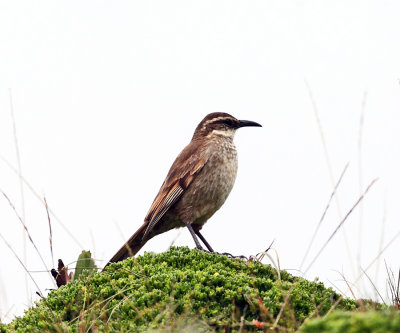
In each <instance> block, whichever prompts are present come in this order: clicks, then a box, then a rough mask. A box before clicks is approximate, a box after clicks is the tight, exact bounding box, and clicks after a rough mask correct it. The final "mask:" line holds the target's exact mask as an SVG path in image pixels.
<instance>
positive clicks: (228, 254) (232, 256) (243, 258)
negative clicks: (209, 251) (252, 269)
mask: <svg viewBox="0 0 400 333" xmlns="http://www.w3.org/2000/svg"><path fill="white" fill-rule="evenodd" d="M215 253H216V254H219V255H223V256H227V257H228V258H231V259H242V260H246V261H247V260H248V259H247V257H246V256H243V255H240V256H234V255H233V254H230V253H228V252H222V253H219V252H215Z"/></svg>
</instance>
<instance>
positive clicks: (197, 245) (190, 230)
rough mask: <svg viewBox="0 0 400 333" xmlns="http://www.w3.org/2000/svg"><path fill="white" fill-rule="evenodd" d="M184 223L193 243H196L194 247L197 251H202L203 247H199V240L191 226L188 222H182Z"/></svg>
mask: <svg viewBox="0 0 400 333" xmlns="http://www.w3.org/2000/svg"><path fill="white" fill-rule="evenodd" d="M184 223H185V225H186V227H187V228H188V229H189V232H190V234H191V235H192V237H193V240H194V242H195V243H196V247H197V248H198V249H199V250H201V251H204V249H203V247H202V246H201V245H200V242H199V240H198V239H197V236H196V233H195V232H194V230H193V227H192V225H191V224H190V223H188V222H184Z"/></svg>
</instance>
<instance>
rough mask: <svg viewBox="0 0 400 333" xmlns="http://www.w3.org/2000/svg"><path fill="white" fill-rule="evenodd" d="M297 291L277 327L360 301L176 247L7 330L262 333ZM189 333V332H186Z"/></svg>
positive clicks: (49, 304) (113, 271) (104, 276)
mask: <svg viewBox="0 0 400 333" xmlns="http://www.w3.org/2000/svg"><path fill="white" fill-rule="evenodd" d="M293 283H294V286H293V290H292V292H291V295H290V297H289V302H288V304H287V306H286V307H285V310H284V311H283V313H282V315H281V317H280V321H279V325H278V328H279V329H280V330H281V331H294V330H295V329H297V328H298V327H299V326H300V325H301V324H302V322H303V321H304V320H305V319H306V318H309V317H311V316H318V315H323V314H325V313H326V312H327V311H328V310H329V309H330V308H331V307H332V306H333V305H334V304H335V303H337V308H339V309H343V310H351V309H354V308H356V304H355V302H354V301H351V300H349V299H343V300H339V295H338V294H337V293H335V292H334V291H333V290H332V289H330V288H325V287H324V285H323V284H322V283H321V282H310V281H307V280H305V279H302V278H295V277H293V276H292V275H290V274H288V273H287V272H285V271H282V272H281V280H278V274H277V272H276V271H275V270H274V269H273V268H272V267H271V266H270V265H263V264H260V263H256V262H244V261H242V260H237V259H230V258H227V257H226V256H223V255H217V254H210V253H204V252H201V251H198V250H197V249H195V250H189V249H188V248H186V247H181V248H177V247H172V248H171V249H170V250H169V251H167V252H164V253H161V254H153V253H146V254H144V255H143V256H140V257H138V258H129V259H127V260H125V261H123V262H120V263H116V264H113V265H110V266H109V267H108V268H107V270H106V271H105V272H103V273H96V274H94V275H92V276H89V277H87V278H85V279H82V280H81V279H79V280H78V281H76V282H72V283H68V284H67V285H66V286H63V287H61V288H59V289H57V290H53V291H52V292H50V293H49V295H48V296H47V297H46V298H43V299H42V300H41V301H39V302H37V303H36V306H35V307H34V308H32V309H30V310H28V311H26V313H25V315H24V316H23V317H21V318H17V319H15V320H14V321H13V322H12V323H11V324H10V325H9V326H8V328H9V329H10V331H12V332H13V331H17V332H39V331H40V332H45V331H52V332H53V331H60V332H61V331H62V332H64V331H70V332H76V331H88V330H89V331H90V330H92V331H96V330H98V331H107V332H120V331H130V332H147V331H155V330H157V331H160V330H162V329H164V330H166V331H168V330H170V331H171V332H172V331H179V330H181V328H180V327H188V326H190V327H201V329H200V328H199V330H198V331H201V332H213V331H224V330H225V329H228V331H232V332H235V331H239V328H240V325H242V326H243V328H242V332H246V331H252V332H253V331H257V327H259V328H260V329H261V331H263V327H267V326H271V325H272V324H273V323H274V321H275V318H276V317H277V315H278V313H279V311H280V309H281V306H282V304H283V302H284V299H285V296H286V294H287V292H288V290H289V289H290V288H291V287H292V284H293ZM182 331H184V329H182Z"/></svg>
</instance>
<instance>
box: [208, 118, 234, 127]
mask: <svg viewBox="0 0 400 333" xmlns="http://www.w3.org/2000/svg"><path fill="white" fill-rule="evenodd" d="M227 119H232V118H231V117H217V118H213V119H210V120H207V121H206V122H204V124H203V126H202V128H204V127H206V126H207V125H208V124H210V123H214V122H216V121H218V120H227Z"/></svg>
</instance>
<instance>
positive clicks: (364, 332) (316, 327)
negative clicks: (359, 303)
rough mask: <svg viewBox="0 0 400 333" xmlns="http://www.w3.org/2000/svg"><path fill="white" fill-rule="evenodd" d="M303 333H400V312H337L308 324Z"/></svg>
mask: <svg viewBox="0 0 400 333" xmlns="http://www.w3.org/2000/svg"><path fill="white" fill-rule="evenodd" d="M301 332H302V333H320V332H324V333H398V332H400V312H399V311H398V310H397V311H396V310H394V311H367V312H342V311H335V312H333V313H330V314H329V315H327V316H326V317H325V318H318V319H314V320H310V321H309V322H306V323H305V324H304V325H303V326H302V329H301Z"/></svg>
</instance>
